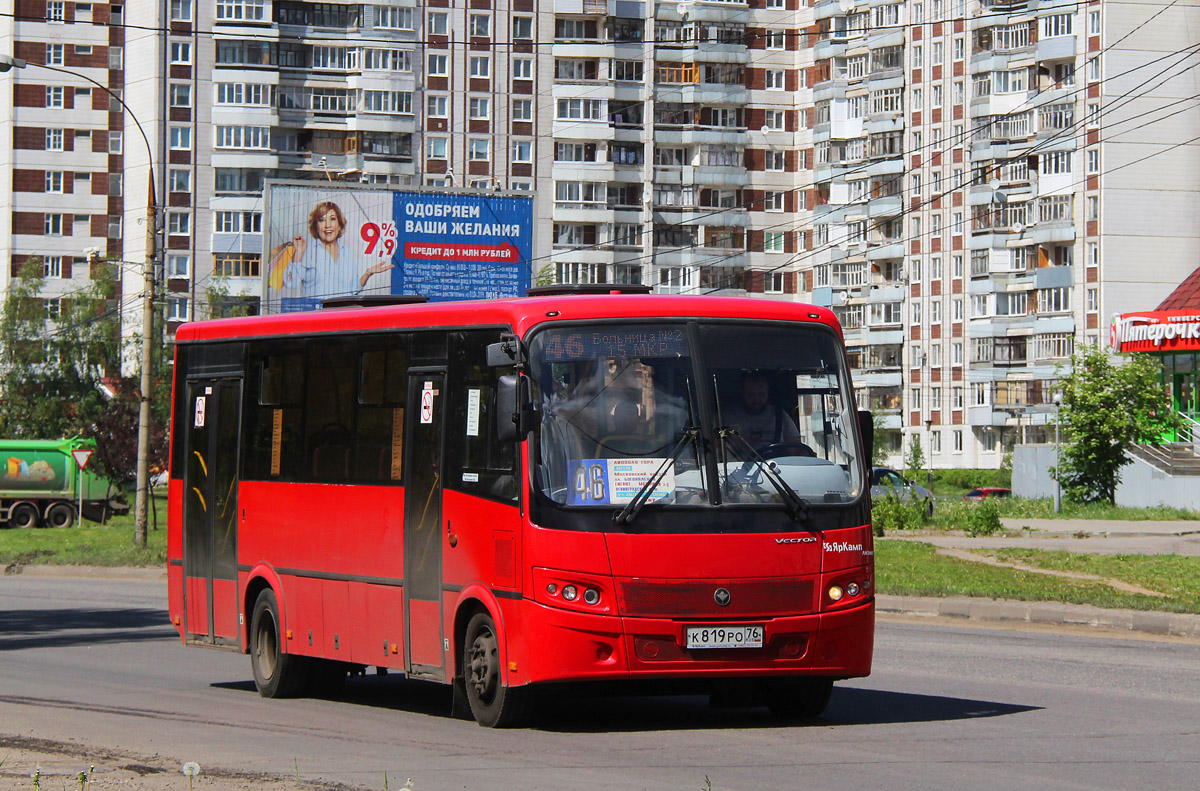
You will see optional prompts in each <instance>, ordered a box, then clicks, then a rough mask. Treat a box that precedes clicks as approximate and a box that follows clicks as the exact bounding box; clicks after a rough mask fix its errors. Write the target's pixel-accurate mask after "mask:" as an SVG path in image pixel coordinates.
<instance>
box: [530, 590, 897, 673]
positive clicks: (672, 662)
mask: <svg viewBox="0 0 1200 791" xmlns="http://www.w3.org/2000/svg"><path fill="white" fill-rule="evenodd" d="M522 605H523V606H524V607H525V608H529V611H528V612H526V613H524V615H525V616H526V617H522V618H520V621H521V624H520V626H519V627H518V628H517V629H513V630H510V631H509V633H508V638H509V641H510V653H509V659H510V667H509V670H510V677H509V680H508V683H509V684H510V685H520V684H528V683H543V682H562V681H588V680H597V681H599V680H618V679H637V678H646V679H650V678H682V677H709V678H751V677H756V676H781V675H819V676H834V677H838V678H851V677H859V676H866V675H869V674H870V672H871V658H872V653H873V648H874V632H875V602H874V600H873V599H871V600H868V601H867V602H865V603H864V604H861V605H859V606H856V607H853V608H847V609H844V610H838V611H835V612H829V613H814V614H808V615H797V616H785V617H773V618H758V619H755V618H746V619H738V620H736V621H728V622H715V621H697V620H687V621H684V620H675V619H657V618H628V617H622V616H615V615H614V616H608V615H592V614H587V613H574V612H570V611H567V610H562V609H557V608H553V607H547V606H545V605H541V604H537V603H535V602H532V601H530V600H528V599H526V600H523V602H522ZM747 625H755V626H762V627H763V637H762V646H761V647H760V648H704V649H690V650H689V649H688V648H686V645H687V642H686V629H687V628H688V627H697V626H717V627H724V628H728V627H731V626H747ZM513 626H516V624H513ZM514 662H515V664H516V668H517V669H516V670H515V671H514V670H513V668H512V664H513V663H514Z"/></svg>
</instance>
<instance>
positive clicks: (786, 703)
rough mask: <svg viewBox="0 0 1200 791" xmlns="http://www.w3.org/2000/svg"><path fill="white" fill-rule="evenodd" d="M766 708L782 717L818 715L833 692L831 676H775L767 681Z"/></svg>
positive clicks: (808, 717)
mask: <svg viewBox="0 0 1200 791" xmlns="http://www.w3.org/2000/svg"><path fill="white" fill-rule="evenodd" d="M766 692H767V708H768V709H770V710H771V713H772V714H774V715H775V716H776V717H780V718H784V719H813V718H815V717H820V716H821V714H822V713H824V711H825V707H826V706H828V705H829V696H830V695H831V694H832V693H833V679H832V678H776V679H771V680H770V681H769V682H768V683H767V690H766Z"/></svg>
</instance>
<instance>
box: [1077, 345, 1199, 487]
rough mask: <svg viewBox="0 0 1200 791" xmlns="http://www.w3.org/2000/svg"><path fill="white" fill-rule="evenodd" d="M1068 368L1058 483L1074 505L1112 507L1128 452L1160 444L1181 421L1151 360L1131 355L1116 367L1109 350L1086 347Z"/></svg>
mask: <svg viewBox="0 0 1200 791" xmlns="http://www.w3.org/2000/svg"><path fill="white" fill-rule="evenodd" d="M1071 366H1072V370H1071V373H1070V374H1068V375H1066V376H1064V377H1063V378H1062V380H1061V382H1062V390H1063V400H1062V406H1061V408H1060V410H1059V413H1058V418H1059V423H1060V425H1061V426H1062V430H1063V436H1064V445H1063V449H1062V459H1061V462H1060V465H1059V471H1058V475H1059V479H1060V481H1061V483H1062V487H1063V491H1064V492H1065V493H1066V495H1067V496H1068V497H1069V498H1071V499H1073V500H1077V501H1080V502H1100V501H1105V502H1108V503H1115V501H1116V492H1117V483H1118V482H1119V481H1120V480H1121V468H1122V467H1124V466H1125V465H1126V464H1128V463H1129V448H1130V446H1132V445H1133V444H1135V443H1137V442H1157V441H1159V440H1160V438H1161V437H1162V436H1163V435H1164V434H1165V433H1166V432H1168V431H1169V430H1171V429H1172V428H1175V427H1177V424H1178V420H1179V418H1178V417H1177V416H1176V415H1175V411H1174V409H1173V408H1172V406H1171V400H1170V398H1169V397H1168V396H1167V393H1166V390H1165V389H1164V388H1163V386H1162V384H1161V383H1160V381H1159V371H1160V367H1159V361H1158V360H1157V359H1156V358H1154V357H1146V356H1140V355H1135V356H1133V357H1132V358H1131V359H1129V360H1128V361H1126V362H1125V363H1124V364H1123V365H1116V364H1114V361H1113V359H1112V357H1111V355H1110V354H1109V352H1108V350H1107V349H1100V348H1096V347H1089V348H1087V349H1084V350H1083V351H1082V352H1079V353H1078V354H1076V355H1075V356H1074V357H1073V358H1072V361H1071Z"/></svg>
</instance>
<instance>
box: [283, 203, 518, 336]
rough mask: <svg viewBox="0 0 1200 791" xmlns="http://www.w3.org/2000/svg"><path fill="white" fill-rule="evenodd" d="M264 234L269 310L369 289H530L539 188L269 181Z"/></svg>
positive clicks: (303, 306) (447, 294)
mask: <svg viewBox="0 0 1200 791" xmlns="http://www.w3.org/2000/svg"><path fill="white" fill-rule="evenodd" d="M263 240H264V246H263V249H264V256H263V258H264V261H263V265H262V277H263V311H264V312H265V313H288V312H293V311H301V310H314V309H316V308H319V307H320V306H321V302H322V301H323V300H325V299H328V298H330V297H337V296H354V295H360V294H361V295H371V294H397V295H399V294H419V295H421V296H425V297H428V298H429V299H430V300H433V301H444V300H455V299H484V298H494V297H514V296H521V295H522V294H524V293H525V289H526V288H528V287H529V275H530V267H531V260H532V256H533V249H532V246H533V198H532V197H531V196H526V195H512V194H501V193H494V192H482V191H458V192H446V191H436V192H435V191H423V190H382V189H364V188H360V187H357V186H356V187H351V186H341V185H336V184H327V185H323V184H319V183H317V184H313V183H305V184H303V185H301V184H295V183H276V182H269V183H268V184H267V187H266V190H265V192H264V211H263Z"/></svg>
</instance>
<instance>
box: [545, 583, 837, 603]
mask: <svg viewBox="0 0 1200 791" xmlns="http://www.w3.org/2000/svg"><path fill="white" fill-rule="evenodd" d="M563 595H564V596H565V595H566V591H563ZM845 595H846V594H845V592H844V591H843V590H842V586H840V585H830V586H829V600H830V601H841V600H842V597H843V596H845Z"/></svg>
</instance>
